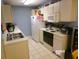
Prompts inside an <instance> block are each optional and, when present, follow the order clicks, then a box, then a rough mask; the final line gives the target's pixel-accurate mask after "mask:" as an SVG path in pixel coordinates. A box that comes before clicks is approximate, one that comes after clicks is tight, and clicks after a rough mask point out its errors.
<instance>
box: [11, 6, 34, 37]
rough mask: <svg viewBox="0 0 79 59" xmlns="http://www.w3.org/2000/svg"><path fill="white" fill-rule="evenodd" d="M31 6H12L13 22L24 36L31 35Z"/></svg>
mask: <svg viewBox="0 0 79 59" xmlns="http://www.w3.org/2000/svg"><path fill="white" fill-rule="evenodd" d="M31 10H32V9H31V8H29V7H24V6H22V7H21V6H12V13H13V18H14V24H16V25H17V26H18V27H19V28H20V29H21V31H22V32H23V33H24V34H25V35H26V36H31V34H32V33H31Z"/></svg>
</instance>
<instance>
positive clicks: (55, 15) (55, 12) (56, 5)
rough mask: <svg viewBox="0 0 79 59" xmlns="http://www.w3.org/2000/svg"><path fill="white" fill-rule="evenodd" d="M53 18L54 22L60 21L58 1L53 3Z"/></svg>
mask: <svg viewBox="0 0 79 59" xmlns="http://www.w3.org/2000/svg"><path fill="white" fill-rule="evenodd" d="M54 19H55V22H59V21H60V1H59V2H56V3H54Z"/></svg>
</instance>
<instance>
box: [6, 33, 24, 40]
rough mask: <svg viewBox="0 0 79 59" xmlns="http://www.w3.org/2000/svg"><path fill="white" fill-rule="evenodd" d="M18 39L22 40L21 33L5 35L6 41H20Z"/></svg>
mask: <svg viewBox="0 0 79 59" xmlns="http://www.w3.org/2000/svg"><path fill="white" fill-rule="evenodd" d="M20 38H24V36H23V35H22V33H12V34H7V41H10V40H14V39H20Z"/></svg>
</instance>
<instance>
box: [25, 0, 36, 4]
mask: <svg viewBox="0 0 79 59" xmlns="http://www.w3.org/2000/svg"><path fill="white" fill-rule="evenodd" d="M35 2H36V0H25V2H24V5H29V4H32V3H35Z"/></svg>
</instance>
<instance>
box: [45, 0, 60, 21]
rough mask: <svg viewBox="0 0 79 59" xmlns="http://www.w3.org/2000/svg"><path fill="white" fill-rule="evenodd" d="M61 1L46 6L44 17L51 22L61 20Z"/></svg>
mask: <svg viewBox="0 0 79 59" xmlns="http://www.w3.org/2000/svg"><path fill="white" fill-rule="evenodd" d="M59 8H60V1H59V2H56V3H54V4H50V5H49V6H46V7H44V19H45V20H47V21H51V22H59V20H60V10H59Z"/></svg>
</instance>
